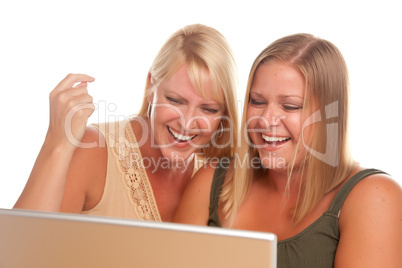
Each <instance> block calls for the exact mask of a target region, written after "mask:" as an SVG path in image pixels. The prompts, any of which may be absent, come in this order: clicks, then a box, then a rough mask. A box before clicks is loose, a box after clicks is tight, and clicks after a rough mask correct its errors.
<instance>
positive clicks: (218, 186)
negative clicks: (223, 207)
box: [209, 160, 227, 208]
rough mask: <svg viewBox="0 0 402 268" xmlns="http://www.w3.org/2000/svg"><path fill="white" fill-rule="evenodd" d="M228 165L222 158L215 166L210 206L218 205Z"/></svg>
mask: <svg viewBox="0 0 402 268" xmlns="http://www.w3.org/2000/svg"><path fill="white" fill-rule="evenodd" d="M226 170H227V166H225V165H222V160H221V161H220V162H219V163H218V165H217V166H216V168H215V172H214V177H213V179H212V185H211V193H210V201H209V202H210V203H209V205H210V208H211V207H214V206H218V203H219V198H220V195H221V191H222V185H223V182H224V181H225V175H226Z"/></svg>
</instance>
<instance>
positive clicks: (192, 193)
mask: <svg viewBox="0 0 402 268" xmlns="http://www.w3.org/2000/svg"><path fill="white" fill-rule="evenodd" d="M215 166H216V165H215V164H213V163H207V164H205V165H204V166H202V167H201V168H200V169H199V170H198V171H197V173H196V174H195V175H194V177H193V178H192V179H191V181H190V183H189V184H188V186H187V188H186V190H185V191H184V194H183V196H182V198H181V201H180V205H179V207H178V208H177V210H176V214H175V217H174V221H175V222H179V223H187V224H197V225H206V224H207V221H208V216H209V199H210V192H211V184H212V180H213V175H214V172H215Z"/></svg>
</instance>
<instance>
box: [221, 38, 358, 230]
mask: <svg viewBox="0 0 402 268" xmlns="http://www.w3.org/2000/svg"><path fill="white" fill-rule="evenodd" d="M275 62H281V63H287V64H289V65H290V66H292V67H294V68H295V69H297V70H299V71H300V72H301V73H302V75H303V76H304V79H305V83H306V90H305V97H304V105H303V107H304V108H303V118H304V120H306V115H307V114H308V113H309V112H311V111H312V107H314V109H317V110H318V111H317V112H316V113H315V114H314V116H315V118H320V120H316V121H317V122H315V123H314V125H313V131H312V132H313V133H312V135H311V136H310V137H309V138H308V142H307V144H308V147H309V148H310V150H306V154H305V156H304V161H302V165H301V171H302V172H301V174H303V178H302V180H301V181H302V183H300V185H299V189H298V190H299V197H298V200H297V203H296V207H295V209H294V210H293V221H294V223H297V222H300V221H301V220H302V219H303V218H304V217H305V216H306V215H307V214H308V213H309V212H311V210H312V209H313V208H314V206H315V205H316V204H317V203H318V202H319V200H320V199H321V198H322V197H323V196H324V195H325V194H326V193H328V192H329V191H331V190H332V189H334V188H335V187H337V186H338V185H339V184H340V183H341V182H342V181H343V180H344V179H345V178H346V177H347V176H348V175H349V174H350V172H351V170H352V167H353V165H354V161H353V160H352V157H351V155H350V152H349V150H348V141H347V140H348V137H347V129H348V105H349V78H348V71H347V67H346V63H345V61H344V59H343V57H342V54H341V53H340V51H339V50H338V48H337V47H336V46H335V45H333V44H332V43H330V42H329V41H326V40H323V39H320V38H317V37H314V36H313V35H310V34H295V35H290V36H286V37H283V38H281V39H279V40H276V41H275V42H273V43H272V44H270V45H269V46H268V47H267V48H265V49H264V50H263V51H262V52H261V53H260V54H259V55H258V57H257V58H256V59H255V61H254V63H253V65H252V68H251V71H250V75H249V78H248V83H247V91H246V96H245V104H244V109H243V118H242V123H241V126H242V131H241V140H240V142H241V147H240V148H239V149H238V150H237V151H236V152H235V157H234V161H232V167H233V165H236V164H238V163H242V164H241V165H240V166H236V168H235V172H234V169H233V168H232V169H230V170H229V171H228V173H227V176H226V179H225V183H224V185H223V188H222V195H221V202H222V204H223V211H224V213H225V214H226V217H227V218H229V219H230V220H231V221H233V219H234V217H235V213H236V211H237V209H238V207H239V205H240V204H241V203H242V201H243V200H244V198H245V197H246V195H247V193H248V191H249V189H250V185H251V184H252V181H253V179H254V178H255V177H256V176H259V175H261V174H266V173H269V169H265V168H262V167H261V168H251V167H252V166H253V165H252V164H251V161H252V159H253V158H255V157H258V152H257V151H256V150H255V149H254V148H253V147H252V146H250V145H249V143H248V142H247V139H248V140H250V137H249V136H248V133H247V130H246V129H245V126H246V120H247V118H246V112H247V105H248V103H249V94H250V90H251V88H252V86H253V81H254V76H255V73H256V71H257V69H258V67H259V66H261V65H262V64H272V63H275ZM307 107H310V108H307ZM331 118H332V119H331ZM334 119H335V121H334ZM327 120H329V121H331V120H333V121H332V122H327ZM327 128H328V130H330V131H327ZM300 133H301V134H300V135H302V131H300ZM329 136H330V137H332V139H331V138H330V137H329ZM334 137H335V138H334ZM300 140H302V138H301V137H300V138H299V142H300ZM299 145H300V146H301V144H299ZM302 145H303V146H306V145H305V144H302ZM298 147H299V146H298ZM296 153H297V151H296V152H295V156H296ZM294 159H295V158H294ZM294 167H295V163H294V161H293V163H290V165H289V166H288V183H287V191H286V192H285V199H286V196H287V194H288V193H289V187H290V181H291V174H292V171H293V169H294ZM286 193H287V194H286Z"/></svg>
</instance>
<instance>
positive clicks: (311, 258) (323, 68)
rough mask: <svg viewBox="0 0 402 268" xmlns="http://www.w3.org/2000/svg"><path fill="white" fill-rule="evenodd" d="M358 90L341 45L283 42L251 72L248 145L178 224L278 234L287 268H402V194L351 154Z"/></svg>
mask: <svg viewBox="0 0 402 268" xmlns="http://www.w3.org/2000/svg"><path fill="white" fill-rule="evenodd" d="M349 93H350V92H349V82H348V72H347V67H346V63H345V60H344V59H343V57H342V54H341V53H340V51H339V50H338V48H337V47H336V46H335V45H333V44H332V43H330V42H329V41H327V40H324V39H321V38H318V37H315V36H312V35H310V34H294V35H290V36H286V37H283V38H280V39H278V40H276V41H274V42H273V43H272V44H270V45H269V46H268V47H267V48H265V49H264V50H263V51H262V52H261V53H260V54H259V55H258V56H257V58H256V59H255V61H254V63H253V65H252V67H251V71H250V75H249V79H248V83H247V88H246V94H245V98H244V108H243V111H244V112H243V119H242V122H241V131H240V133H241V134H242V136H241V137H240V138H241V144H240V146H238V147H236V151H235V154H234V156H233V157H232V159H231V161H226V160H228V159H226V160H224V158H222V159H221V161H220V162H218V163H216V161H215V164H217V165H218V167H216V166H215V165H211V164H209V165H207V166H205V167H203V168H200V169H199V171H198V172H197V173H196V174H195V176H194V177H193V179H192V181H191V183H190V184H189V185H188V187H187V189H186V191H185V193H184V195H183V198H182V199H181V203H180V205H179V207H178V209H177V211H176V215H175V221H176V222H181V223H186V224H198V225H207V224H208V225H210V226H222V227H224V228H233V229H243V230H251V231H259V232H270V233H273V234H275V235H276V236H277V239H278V241H279V242H278V248H277V252H278V260H277V264H278V267H308V268H311V267H333V266H334V267H342V268H343V267H353V268H356V267H364V268H367V267H375V268H377V267H402V255H401V252H402V205H401V204H402V189H401V187H400V185H398V183H396V182H395V181H394V180H393V179H392V178H391V177H390V176H388V175H386V174H382V173H383V172H381V171H379V170H366V169H364V168H363V167H361V166H359V164H358V163H356V162H355V161H354V159H353V158H352V157H351V154H350V152H349V145H348V142H347V140H348V139H347V136H348V133H347V130H348V114H349V110H348V103H349ZM377 126H380V125H379V124H377ZM371 127H372V126H370V128H371ZM367 131H371V129H369V127H368V129H367ZM376 145H377V146H380V145H381V144H380V143H377V144H376ZM368 150H369V149H368ZM373 157H376V156H374V155H373ZM225 165H226V168H227V171H226V172H225V171H224V170H222V169H221V166H223V167H225ZM363 178H365V179H363ZM211 185H212V190H211ZM341 209H342V211H341Z"/></svg>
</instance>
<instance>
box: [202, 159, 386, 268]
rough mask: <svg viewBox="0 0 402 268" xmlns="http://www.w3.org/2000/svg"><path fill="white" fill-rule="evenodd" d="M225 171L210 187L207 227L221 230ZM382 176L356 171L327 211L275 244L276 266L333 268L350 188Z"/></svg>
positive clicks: (221, 170) (218, 170)
mask: <svg viewBox="0 0 402 268" xmlns="http://www.w3.org/2000/svg"><path fill="white" fill-rule="evenodd" d="M225 173H226V169H224V168H223V167H222V165H219V166H218V167H217V168H216V170H215V174H214V178H213V181H212V186H211V197H210V207H209V218H208V226H216V227H222V225H221V221H220V219H219V214H218V207H219V206H218V205H219V196H220V194H221V190H222V184H223V182H224V178H225ZM378 173H383V172H382V171H380V170H376V169H366V170H363V171H360V172H358V173H357V174H355V175H354V176H353V177H352V178H350V179H349V180H348V182H347V183H345V185H343V187H342V188H341V189H340V191H339V192H338V193H337V195H336V196H335V198H334V199H333V201H332V203H331V205H330V207H329V209H328V211H326V212H325V213H324V214H322V216H321V217H320V218H318V219H317V220H316V221H315V222H313V223H312V224H311V225H310V226H308V227H307V228H306V229H304V230H303V231H301V232H300V233H298V234H296V235H294V236H292V237H290V238H287V239H284V240H281V241H278V250H277V253H278V260H277V263H278V267H311V268H314V267H320V268H322V267H333V265H334V259H335V253H336V249H337V247H338V241H339V227H338V216H339V213H340V211H341V208H342V205H343V202H344V201H345V199H346V197H347V196H348V194H349V192H350V191H351V190H352V189H353V187H354V186H355V185H356V184H357V183H358V182H359V181H360V180H362V179H364V178H366V177H367V176H370V175H373V174H378Z"/></svg>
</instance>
